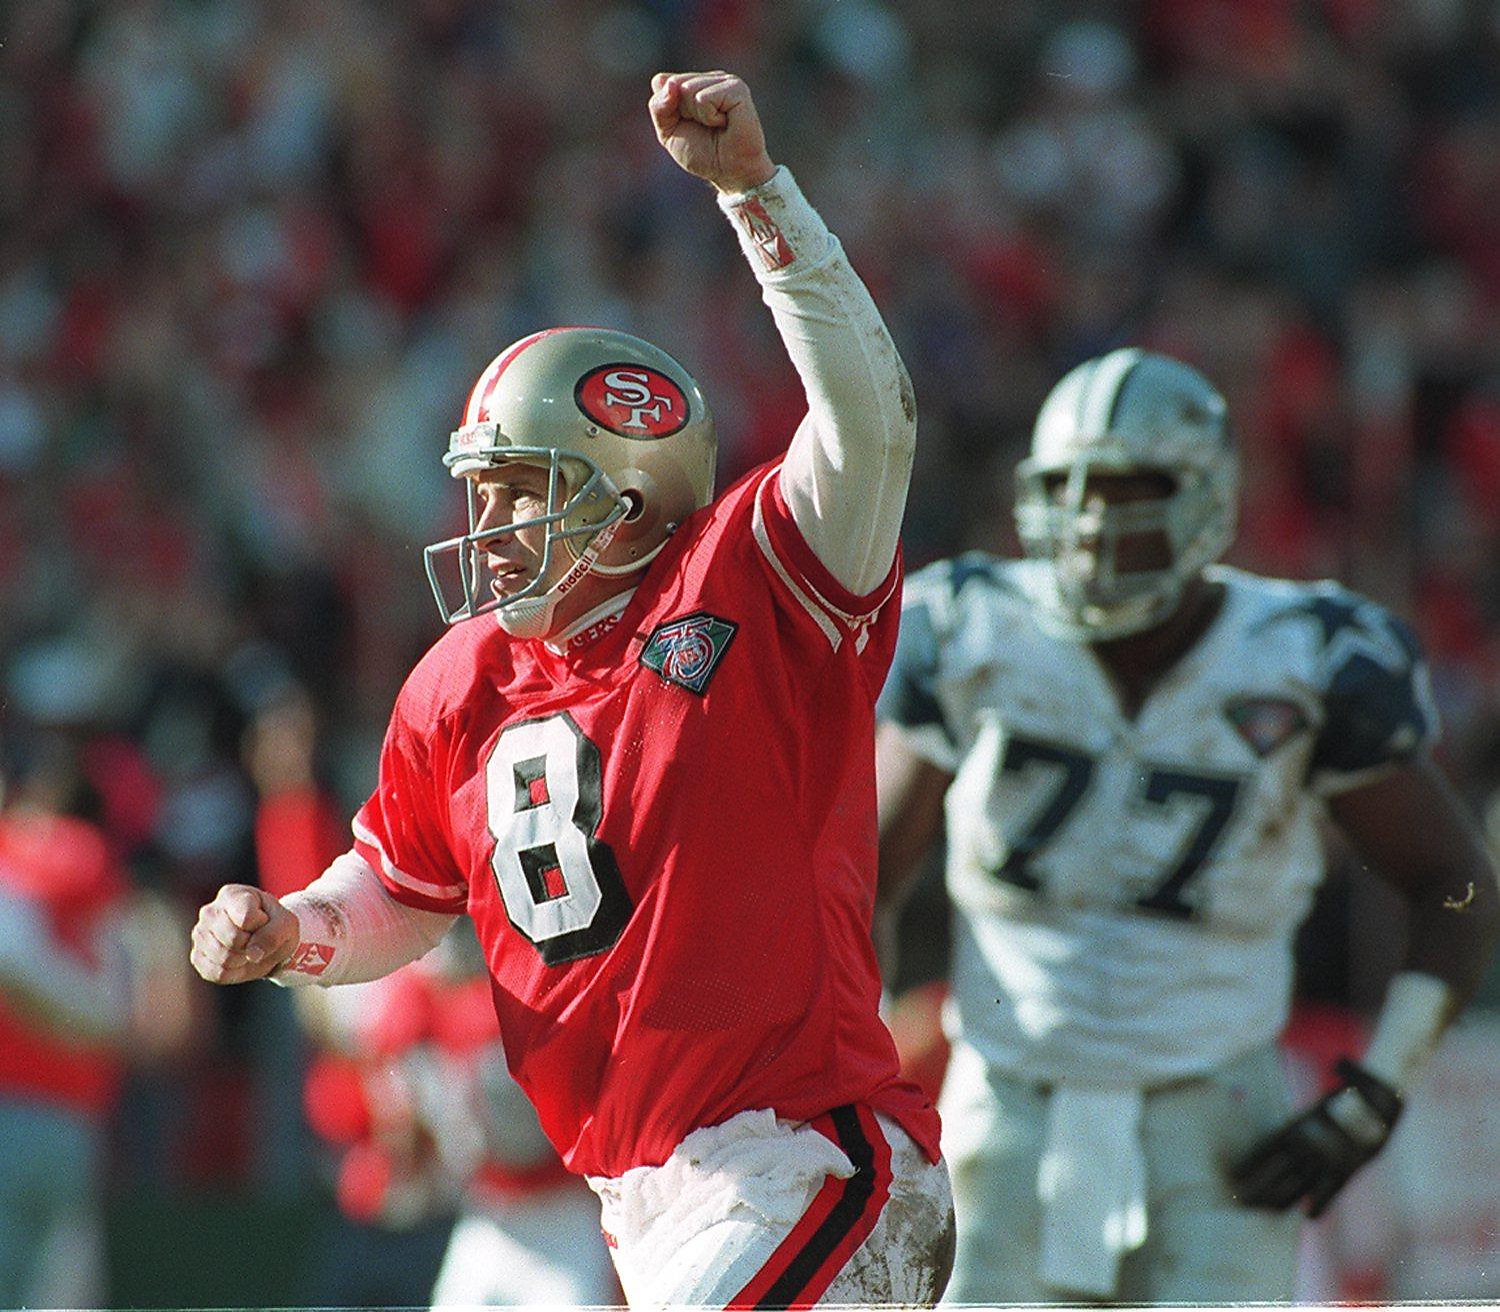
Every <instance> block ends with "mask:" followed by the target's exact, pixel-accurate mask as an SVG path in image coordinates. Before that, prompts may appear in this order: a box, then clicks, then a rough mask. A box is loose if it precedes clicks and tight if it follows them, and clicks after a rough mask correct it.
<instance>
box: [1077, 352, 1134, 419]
mask: <svg viewBox="0 0 1500 1312" xmlns="http://www.w3.org/2000/svg"><path fill="white" fill-rule="evenodd" d="M1140 360H1141V352H1140V351H1139V350H1137V349H1135V348H1134V347H1131V348H1127V349H1125V350H1121V351H1111V352H1110V353H1109V354H1108V355H1106V356H1101V357H1100V358H1099V359H1098V360H1097V361H1095V364H1094V369H1093V373H1092V376H1091V377H1090V378H1089V380H1088V383H1087V384H1086V385H1085V386H1084V387H1083V388H1081V389H1080V391H1079V396H1078V430H1077V431H1078V432H1079V433H1080V434H1090V435H1094V436H1102V435H1103V434H1105V433H1108V432H1109V431H1110V425H1111V424H1112V423H1113V422H1114V418H1115V408H1116V406H1117V404H1118V402H1119V397H1120V391H1121V389H1122V388H1123V387H1124V385H1125V379H1126V378H1127V377H1128V376H1129V374H1130V373H1131V371H1132V370H1133V369H1134V368H1135V367H1136V365H1137V364H1139V363H1140Z"/></svg>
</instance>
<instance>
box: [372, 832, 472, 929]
mask: <svg viewBox="0 0 1500 1312" xmlns="http://www.w3.org/2000/svg"><path fill="white" fill-rule="evenodd" d="M353 829H354V839H355V847H356V849H357V850H358V851H359V852H360V855H362V856H363V857H364V858H365V860H367V861H373V862H374V864H375V865H376V866H377V867H378V868H379V870H380V871H381V873H382V874H383V875H384V876H385V878H386V879H387V880H388V881H389V882H390V883H392V884H394V885H396V886H397V887H398V888H402V889H405V890H406V891H407V892H409V893H415V894H417V895H418V896H419V897H423V898H430V899H432V900H433V901H437V902H442V903H444V904H445V906H444V909H445V910H451V909H452V904H453V903H454V902H455V901H458V902H467V901H468V892H467V890H466V889H465V888H464V886H463V885H462V884H459V883H453V884H434V883H432V882H431V881H430V880H426V879H419V878H417V876H416V875H409V874H407V873H406V871H404V870H402V869H401V868H400V867H399V866H398V865H396V863H395V862H394V861H392V860H391V859H390V857H388V856H387V855H386V854H385V849H384V848H383V847H381V845H380V840H379V839H378V838H377V837H376V836H375V835H374V833H372V832H371V830H370V829H369V828H368V827H367V826H365V825H363V824H361V823H360V822H359V820H358V819H356V820H355V821H354V824H353Z"/></svg>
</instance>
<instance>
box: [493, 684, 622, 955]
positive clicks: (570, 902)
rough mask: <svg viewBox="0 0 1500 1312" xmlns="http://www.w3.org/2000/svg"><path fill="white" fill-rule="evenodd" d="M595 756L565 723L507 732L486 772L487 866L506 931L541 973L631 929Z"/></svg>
mask: <svg viewBox="0 0 1500 1312" xmlns="http://www.w3.org/2000/svg"><path fill="white" fill-rule="evenodd" d="M602 777H603V771H602V768H601V762H600V759H599V749H598V748H597V747H596V746H595V745H594V744H593V743H592V742H590V741H589V740H588V739H587V738H585V737H584V736H583V734H582V733H581V732H580V731H579V729H578V726H577V725H575V724H574V723H573V720H572V718H571V717H570V716H569V715H567V714H566V713H561V714H557V715H550V716H547V717H545V718H543V719H539V720H524V721H522V722H521V723H519V724H512V725H508V726H507V727H506V728H505V729H503V730H502V731H501V733H500V736H499V737H498V738H497V739H496V740H495V746H494V750H493V751H492V752H491V753H490V759H489V763H488V765H487V766H486V773H485V778H486V785H487V787H486V792H487V799H488V811H489V828H490V833H491V834H492V835H493V836H494V839H495V851H494V855H493V856H492V857H491V858H490V864H491V866H492V867H493V868H494V871H495V881H496V883H497V884H499V886H500V897H501V900H502V901H503V902H504V903H505V912H506V915H507V917H508V918H509V919H510V923H511V924H512V925H514V926H515V927H516V929H517V930H519V931H520V932H521V934H523V935H524V936H525V937H526V938H527V939H528V940H529V941H530V942H531V944H532V945H533V946H534V947H535V948H536V950H537V951H538V952H540V953H541V955H542V960H543V961H545V962H546V963H547V964H548V965H549V966H556V965H561V964H563V963H564V962H568V961H576V960H578V959H579V958H580V957H587V956H592V955H593V954H594V953H596V952H603V951H604V950H605V949H606V948H608V947H610V946H611V945H613V944H614V942H615V940H616V939H618V938H619V937H620V934H621V932H622V931H623V930H624V928H625V923H626V922H627V921H628V920H629V919H630V913H631V910H632V905H631V901H630V895H629V893H628V892H627V891H626V889H625V884H624V881H623V880H622V879H621V877H620V869H619V866H618V865H617V864H616V862H615V857H614V853H613V852H612V851H611V850H610V848H609V845H608V844H607V843H604V842H602V841H600V840H599V839H598V838H596V837H595V834H596V833H597V831H598V828H599V822H600V820H601V818H602V816H603V811H602V803H601V779H602Z"/></svg>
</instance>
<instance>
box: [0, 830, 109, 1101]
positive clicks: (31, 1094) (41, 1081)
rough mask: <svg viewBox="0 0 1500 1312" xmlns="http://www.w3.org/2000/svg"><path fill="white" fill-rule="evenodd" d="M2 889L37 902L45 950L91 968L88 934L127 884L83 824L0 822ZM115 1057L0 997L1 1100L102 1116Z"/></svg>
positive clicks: (97, 834)
mask: <svg viewBox="0 0 1500 1312" xmlns="http://www.w3.org/2000/svg"><path fill="white" fill-rule="evenodd" d="M0 888H3V889H4V890H5V891H6V892H7V893H10V894H13V895H15V896H19V897H23V898H26V899H28V900H29V901H31V902H33V903H35V904H36V905H37V906H38V907H39V909H40V910H41V912H42V915H43V916H44V917H45V918H46V921H47V925H48V928H49V930H50V931H51V935H52V937H51V941H50V942H49V944H48V947H49V950H51V951H53V952H57V953H60V954H67V955H71V956H73V957H76V958H77V959H78V960H79V961H81V962H83V963H85V964H87V965H88V966H91V967H94V966H97V965H98V964H99V963H98V961H97V960H96V959H95V956H94V950H93V937H94V934H95V931H96V930H97V929H98V927H99V925H100V923H101V921H102V920H103V918H104V917H105V916H107V915H108V914H109V913H110V912H111V911H112V910H113V909H114V907H115V906H116V905H117V904H118V903H119V901H120V899H121V897H122V896H123V895H124V893H125V883H124V879H123V877H122V876H121V874H120V872H119V870H118V868H117V867H116V865H115V863H114V861H113V860H112V859H111V857H110V854H109V848H108V845H107V844H106V843H105V841H104V836H103V835H102V834H101V833H100V832H99V831H98V830H97V829H95V828H94V826H93V825H91V824H88V823H87V822H86V821H83V820H75V819H72V818H70V817H67V816H52V815H29V814H23V813H19V812H17V813H15V814H11V815H7V816H5V817H4V818H0ZM121 1073H122V1063H121V1060H120V1058H119V1057H118V1056H117V1055H116V1054H115V1053H113V1052H111V1051H110V1050H109V1049H108V1048H106V1047H104V1046H101V1045H99V1044H96V1043H86V1042H83V1043H80V1042H74V1041H72V1040H71V1039H69V1038H68V1036H67V1035H66V1034H59V1033H56V1032H52V1031H49V1030H46V1029H43V1028H41V1027H40V1026H38V1025H37V1024H36V1023H35V1022H33V1021H32V1020H30V1019H28V1018H26V1017H24V1016H23V1015H21V1014H20V1013H19V1012H17V1011H16V1010H14V1009H13V1008H11V1007H10V1006H8V1005H7V1004H6V1003H5V1002H4V1001H3V1000H0V1096H17V1097H24V1098H35V1099H38V1100H41V1101H44V1102H50V1103H54V1104H57V1105H59V1106H63V1107H68V1108H72V1109H74V1110H76V1111H82V1112H87V1113H89V1114H91V1115H96V1116H100V1115H103V1114H105V1113H106V1112H108V1111H109V1110H110V1109H111V1108H112V1107H113V1106H114V1102H115V1098H116V1095H117V1093H118V1092H119V1087H120V1080H121Z"/></svg>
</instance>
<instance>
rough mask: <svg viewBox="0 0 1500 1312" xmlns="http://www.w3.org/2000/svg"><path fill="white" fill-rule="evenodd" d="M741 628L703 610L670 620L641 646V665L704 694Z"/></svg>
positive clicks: (660, 626)
mask: <svg viewBox="0 0 1500 1312" xmlns="http://www.w3.org/2000/svg"><path fill="white" fill-rule="evenodd" d="M738 629H739V625H738V624H736V623H735V622H734V621H733V620H721V619H720V618H719V617H718V616H717V615H710V614H709V613H708V612H707V611H701V610H700V611H695V612H694V613H693V614H691V615H684V616H683V617H682V618H681V619H677V620H668V621H667V622H666V623H665V624H658V625H657V626H656V628H655V629H653V630H652V633H651V636H650V638H648V639H647V640H646V645H645V646H644V647H643V648H642V649H641V664H642V665H644V666H645V667H646V668H647V669H648V670H655V671H656V672H657V673H658V674H659V675H661V677H662V678H663V679H665V680H666V681H667V682H668V683H675V684H677V685H678V686H679V687H682V688H686V689H687V690H688V691H689V692H694V693H697V694H698V695H699V696H700V697H701V696H702V695H703V693H704V690H705V689H707V687H708V681H709V679H711V678H712V677H713V672H714V670H715V669H716V668H718V664H719V659H720V658H721V657H722V656H723V655H724V653H725V652H726V651H728V650H729V643H730V641H731V640H732V639H733V638H734V635H735V633H736V631H737V630H738Z"/></svg>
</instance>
